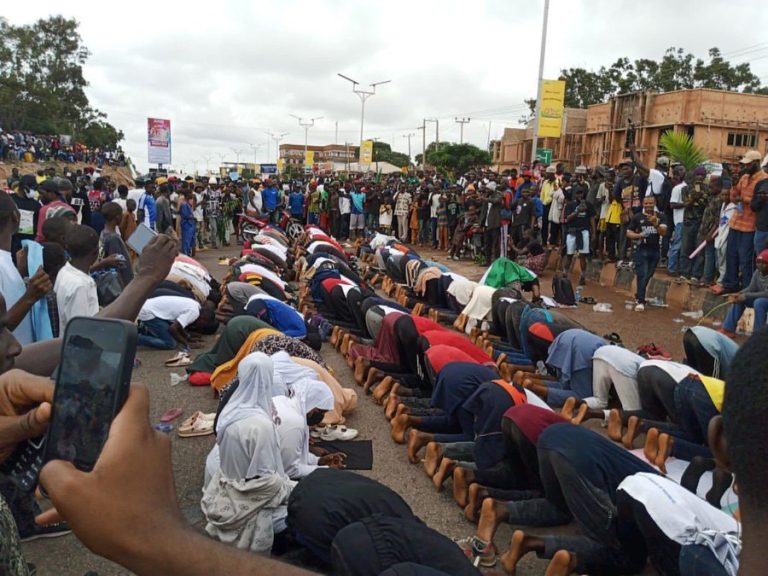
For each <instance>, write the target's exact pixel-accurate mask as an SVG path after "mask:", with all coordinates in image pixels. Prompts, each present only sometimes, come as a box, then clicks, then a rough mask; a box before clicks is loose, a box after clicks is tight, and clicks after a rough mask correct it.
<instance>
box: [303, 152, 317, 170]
mask: <svg viewBox="0 0 768 576" xmlns="http://www.w3.org/2000/svg"><path fill="white" fill-rule="evenodd" d="M314 163H315V151H314V150H307V151H306V152H304V166H305V167H306V166H310V167H311V166H312V165H313V164H314Z"/></svg>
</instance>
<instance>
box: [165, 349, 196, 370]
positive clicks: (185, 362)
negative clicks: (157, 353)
mask: <svg viewBox="0 0 768 576" xmlns="http://www.w3.org/2000/svg"><path fill="white" fill-rule="evenodd" d="M190 364H192V358H190V357H189V354H187V353H186V352H181V357H180V358H177V359H176V360H173V359H171V360H169V361H168V362H166V363H165V365H166V366H168V368H179V367H181V366H189V365H190Z"/></svg>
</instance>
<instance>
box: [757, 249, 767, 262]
mask: <svg viewBox="0 0 768 576" xmlns="http://www.w3.org/2000/svg"><path fill="white" fill-rule="evenodd" d="M757 259H758V260H760V261H761V262H768V250H763V251H762V252H760V254H758V255H757Z"/></svg>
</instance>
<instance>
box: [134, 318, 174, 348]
mask: <svg viewBox="0 0 768 576" xmlns="http://www.w3.org/2000/svg"><path fill="white" fill-rule="evenodd" d="M137 342H138V343H139V345H140V346H147V347H149V348H159V349H160V350H173V349H174V348H176V339H175V338H174V337H173V336H172V335H171V323H170V322H168V321H167V320H162V319H160V318H152V319H151V320H141V321H140V324H139V335H138V340H137Z"/></svg>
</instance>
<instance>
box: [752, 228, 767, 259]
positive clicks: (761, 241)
mask: <svg viewBox="0 0 768 576" xmlns="http://www.w3.org/2000/svg"><path fill="white" fill-rule="evenodd" d="M754 242H755V256H757V255H758V254H760V252H762V251H763V250H765V249H766V248H768V246H766V245H765V243H766V242H768V230H766V231H765V232H763V231H761V230H755V240H754Z"/></svg>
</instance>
